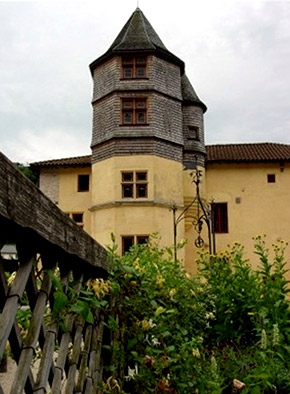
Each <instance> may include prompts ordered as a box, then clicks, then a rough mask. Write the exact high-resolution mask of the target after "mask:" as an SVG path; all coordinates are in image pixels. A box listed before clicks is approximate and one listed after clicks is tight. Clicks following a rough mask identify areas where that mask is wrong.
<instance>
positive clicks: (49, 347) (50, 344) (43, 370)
mask: <svg viewBox="0 0 290 394" xmlns="http://www.w3.org/2000/svg"><path fill="white" fill-rule="evenodd" d="M57 332H58V326H57V324H56V323H53V324H52V325H51V326H50V327H49V328H48V330H47V332H46V338H45V343H44V348H43V351H42V354H41V360H40V365H39V369H38V374H37V378H36V382H35V388H34V392H35V393H40V392H44V391H45V390H46V386H47V384H48V377H49V371H50V370H51V366H52V363H53V353H54V350H55V342H56V336H57Z"/></svg>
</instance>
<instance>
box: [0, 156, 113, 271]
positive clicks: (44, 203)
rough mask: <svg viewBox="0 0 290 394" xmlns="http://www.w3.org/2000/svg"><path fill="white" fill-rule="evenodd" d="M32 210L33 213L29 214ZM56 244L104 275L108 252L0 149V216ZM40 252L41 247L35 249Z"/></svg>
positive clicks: (106, 267)
mask: <svg viewBox="0 0 290 394" xmlns="http://www.w3.org/2000/svg"><path fill="white" fill-rule="evenodd" d="M32 213H33V214H32ZM1 216H2V217H4V218H6V219H8V220H10V221H12V222H14V223H16V224H17V225H19V226H20V227H21V228H25V229H30V230H31V231H32V233H33V234H34V235H37V236H39V237H40V238H41V239H42V240H46V241H47V242H48V243H49V244H50V245H51V246H52V245H55V246H57V247H58V248H60V249H61V250H62V251H63V252H65V253H68V254H70V255H71V256H72V257H73V256H74V257H75V259H76V260H82V261H83V263H87V264H88V265H89V266H91V269H93V268H94V267H95V268H99V275H100V276H104V275H106V271H107V269H108V254H107V252H106V250H105V249H104V248H103V247H102V246H101V245H100V244H98V243H97V242H96V241H95V240H94V239H93V238H91V237H90V236H89V235H88V234H87V233H85V232H84V231H83V230H82V229H80V228H79V227H78V226H77V225H76V224H75V223H74V222H73V221H72V220H70V219H69V218H68V217H67V216H66V215H65V214H64V213H63V212H62V211H61V210H60V209H59V208H58V207H57V206H56V205H55V204H54V203H53V202H52V201H51V200H50V199H49V198H47V197H46V196H45V195H44V194H43V193H42V192H41V191H40V190H39V189H38V188H37V187H36V186H35V185H34V184H33V183H32V182H30V181H29V180H28V179H27V178H26V177H25V176H24V175H23V174H22V173H21V172H19V171H18V170H17V169H16V168H15V166H14V165H13V163H11V162H10V161H9V160H8V159H7V158H6V157H5V156H4V155H3V154H2V153H1V152H0V217H1ZM37 252H40V250H37Z"/></svg>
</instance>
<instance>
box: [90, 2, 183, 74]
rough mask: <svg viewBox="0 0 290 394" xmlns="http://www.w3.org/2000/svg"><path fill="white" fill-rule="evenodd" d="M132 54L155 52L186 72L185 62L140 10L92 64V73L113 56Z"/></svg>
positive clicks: (134, 13) (135, 12) (138, 9)
mask: <svg viewBox="0 0 290 394" xmlns="http://www.w3.org/2000/svg"><path fill="white" fill-rule="evenodd" d="M130 52H154V53H156V54H158V55H159V56H161V57H165V58H168V59H170V60H171V61H172V62H173V63H176V64H178V65H179V66H180V68H181V70H182V73H183V71H184V62H183V61H182V60H180V59H179V58H178V57H177V56H175V55H174V54H173V53H171V52H170V51H169V50H168V49H167V48H166V46H165V45H164V44H163V42H162V41H161V39H160V38H159V36H158V34H157V33H156V31H155V30H154V29H153V27H152V25H151V24H150V22H149V21H148V19H147V18H146V17H145V15H144V14H143V12H142V11H141V10H140V8H137V9H136V10H135V11H134V12H133V14H132V15H131V17H130V18H129V19H128V21H127V22H126V24H125V25H124V27H123V28H122V30H121V31H120V33H119V34H118V36H117V38H116V39H115V40H114V42H113V44H112V45H111V46H110V48H109V49H108V50H107V52H106V53H104V54H103V55H102V56H100V57H99V58H98V59H96V60H95V61H94V62H92V63H91V64H90V69H91V73H93V70H94V68H95V67H96V66H97V65H98V64H100V63H101V62H103V61H104V60H106V59H108V58H109V57H111V56H112V55H114V54H122V53H130Z"/></svg>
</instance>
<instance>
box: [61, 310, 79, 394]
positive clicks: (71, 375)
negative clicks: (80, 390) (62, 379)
mask: <svg viewBox="0 0 290 394" xmlns="http://www.w3.org/2000/svg"><path fill="white" fill-rule="evenodd" d="M82 333H83V322H81V318H78V319H77V322H76V331H75V335H74V338H73V351H72V356H71V360H70V367H69V371H68V377H67V383H66V390H65V393H66V394H71V393H73V391H74V386H75V376H76V372H77V364H78V361H79V356H80V351H81V341H82Z"/></svg>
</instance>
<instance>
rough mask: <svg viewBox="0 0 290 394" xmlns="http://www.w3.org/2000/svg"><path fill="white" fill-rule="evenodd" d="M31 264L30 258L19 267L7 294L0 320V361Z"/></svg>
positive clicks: (31, 259)
mask: <svg viewBox="0 0 290 394" xmlns="http://www.w3.org/2000/svg"><path fill="white" fill-rule="evenodd" d="M32 264H33V258H30V259H29V260H27V261H26V262H25V263H22V264H21V265H20V267H19V269H18V271H17V274H16V277H15V279H14V282H13V284H12V287H11V290H10V292H9V298H8V299H7V300H6V303H5V306H4V308H3V311H2V316H1V318H0V359H1V358H2V356H3V352H4V349H5V346H6V342H7V339H8V337H9V335H10V331H11V328H12V326H13V323H14V321H15V317H16V313H17V309H18V300H19V298H21V297H22V294H23V291H24V289H25V286H26V282H27V279H28V277H29V274H30V271H31V269H32Z"/></svg>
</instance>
